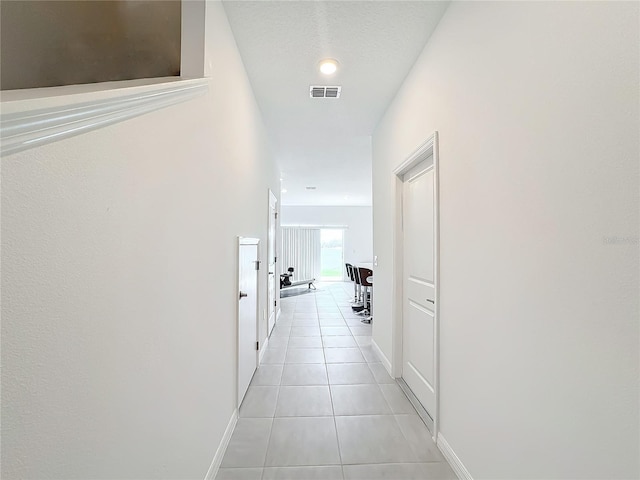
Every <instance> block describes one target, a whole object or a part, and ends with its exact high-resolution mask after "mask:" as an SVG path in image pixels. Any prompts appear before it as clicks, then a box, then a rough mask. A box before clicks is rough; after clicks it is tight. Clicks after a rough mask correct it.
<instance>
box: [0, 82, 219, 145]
mask: <svg viewBox="0 0 640 480" xmlns="http://www.w3.org/2000/svg"><path fill="white" fill-rule="evenodd" d="M167 85H170V86H167ZM208 89H209V86H208V80H206V79H197V80H183V81H177V82H173V83H169V84H167V83H163V84H155V85H150V86H149V85H148V86H144V87H136V88H122V89H119V90H115V91H113V90H112V91H110V92H109V95H111V96H110V98H98V99H96V98H95V97H96V96H97V97H100V95H96V94H95V92H89V93H82V94H77V95H69V96H67V97H65V96H62V97H57V98H56V99H55V100H56V101H54V102H50V101H49V100H51V99H47V98H43V99H38V100H36V101H35V102H34V100H27V101H24V102H7V103H5V102H3V105H2V106H3V110H13V111H11V112H10V113H3V114H2V115H0V141H1V142H2V145H1V148H0V154H1V155H2V156H5V155H10V154H12V153H16V152H20V151H22V150H26V149H29V148H32V147H36V146H40V145H45V144H47V143H51V142H55V141H58V140H61V139H63V138H68V137H72V136H75V135H80V134H83V133H86V132H89V131H91V130H95V129H98V128H102V127H105V126H107V125H111V124H114V123H118V122H122V121H124V120H127V119H130V118H133V117H137V116H140V115H144V114H145V113H149V112H153V111H155V110H159V109H161V108H165V107H168V106H170V105H175V104H177V103H181V102H185V101H187V100H190V99H192V98H195V97H198V96H200V95H204V94H205V93H206V92H207V90H208ZM132 92H135V93H132ZM92 97H93V98H92ZM60 100H62V102H60ZM21 103H22V104H24V105H31V106H32V105H34V104H37V103H40V105H42V104H47V103H54V105H50V106H47V107H45V108H35V109H34V108H24V109H21V108H20V104H21ZM55 103H58V104H57V105H55ZM16 104H18V105H17V108H16ZM5 107H12V108H5Z"/></svg>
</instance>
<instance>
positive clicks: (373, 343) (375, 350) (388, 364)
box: [371, 339, 393, 378]
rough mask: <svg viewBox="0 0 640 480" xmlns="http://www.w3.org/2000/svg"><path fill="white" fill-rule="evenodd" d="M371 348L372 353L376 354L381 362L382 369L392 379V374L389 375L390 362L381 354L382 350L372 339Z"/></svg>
mask: <svg viewBox="0 0 640 480" xmlns="http://www.w3.org/2000/svg"><path fill="white" fill-rule="evenodd" d="M371 346H372V347H373V351H374V352H376V355H378V358H380V361H381V362H382V365H384V368H386V369H387V372H389V375H391V378H393V374H392V373H391V362H390V361H389V359H388V358H387V356H386V355H385V354H384V353H382V350H381V349H380V347H379V346H378V344H377V343H376V342H375V340H374V339H371Z"/></svg>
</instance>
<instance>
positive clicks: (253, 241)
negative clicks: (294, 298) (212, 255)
mask: <svg viewBox="0 0 640 480" xmlns="http://www.w3.org/2000/svg"><path fill="white" fill-rule="evenodd" d="M242 245H256V246H257V247H258V248H257V249H256V250H257V254H256V256H257V261H258V265H260V239H259V238H252V237H238V251H237V254H236V257H238V258H239V257H240V247H241V246H242ZM239 285H240V268H239V266H238V267H237V271H236V288H235V289H234V292H235V295H239V293H240V292H239V290H238V286H239ZM256 295H257V297H256V342H259V341H260V338H259V337H260V276H259V275H258V276H257V278H256ZM255 355H256V368H257V367H258V365H259V357H258V355H259V350H258V349H257V348H256V352H255ZM239 390H240V302H239V298H238V297H236V406H237V407H238V408H240V404H241V403H242V400H243V399H242V398H240V395H239Z"/></svg>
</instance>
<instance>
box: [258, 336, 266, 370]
mask: <svg viewBox="0 0 640 480" xmlns="http://www.w3.org/2000/svg"><path fill="white" fill-rule="evenodd" d="M268 345H269V337H267V338H265V339H264V342H262V347H261V348H260V353H259V354H258V368H260V365H261V364H262V357H264V354H265V352H266V351H267V346H268Z"/></svg>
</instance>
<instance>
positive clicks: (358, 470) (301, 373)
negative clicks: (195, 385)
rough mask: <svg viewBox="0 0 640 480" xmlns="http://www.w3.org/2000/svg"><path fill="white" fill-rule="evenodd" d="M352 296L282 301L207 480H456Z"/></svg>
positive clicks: (324, 287)
mask: <svg viewBox="0 0 640 480" xmlns="http://www.w3.org/2000/svg"><path fill="white" fill-rule="evenodd" d="M352 295H353V290H352V289H351V286H350V285H349V284H343V283H333V284H329V283H325V284H318V290H316V291H311V292H305V293H303V294H301V295H298V296H291V297H286V298H283V299H282V301H281V308H282V314H281V316H280V319H279V321H278V324H277V325H276V327H275V328H274V331H273V333H272V334H271V338H270V339H269V346H268V349H267V351H266V353H265V355H264V358H263V361H262V365H261V366H260V368H259V369H258V371H257V372H256V374H255V375H254V377H253V380H252V382H251V385H250V386H249V390H248V391H247V394H246V396H245V399H244V401H243V403H242V406H241V407H240V418H239V420H238V424H237V426H236V428H235V431H234V433H233V436H232V438H231V441H230V442H229V446H228V447H227V451H226V453H225V456H224V458H223V460H222V465H221V468H220V470H219V472H218V475H217V477H216V479H217V480H229V479H235V480H244V479H246V480H250V479H255V480H267V479H268V480H280V479H282V480H285V479H290V480H307V479H309V480H334V479H335V480H352V479H363V480H375V479H389V480H409V479H411V480H418V479H425V480H431V479H446V480H450V479H455V478H456V476H455V474H454V473H453V471H452V470H451V468H450V467H449V465H448V464H447V462H446V460H445V459H444V457H443V456H442V454H441V453H440V452H439V450H438V448H437V447H436V446H435V445H434V443H433V441H432V439H431V435H430V434H429V432H428V430H427V428H426V427H425V425H424V423H422V420H421V419H420V417H418V415H417V414H416V411H415V409H414V408H413V406H412V405H411V403H410V402H409V401H408V400H407V398H406V396H405V395H404V393H403V392H402V390H401V389H400V388H399V387H398V386H397V385H396V383H395V381H394V380H393V379H392V378H391V377H390V376H389V374H388V373H387V371H386V369H385V368H384V366H383V365H382V364H381V363H380V362H379V359H378V358H377V356H376V353H375V352H374V351H373V350H372V347H371V326H370V325H364V324H362V323H361V322H360V318H361V317H359V316H357V315H355V314H354V313H353V312H352V310H351V307H350V300H351V296H352ZM374 321H375V320H374Z"/></svg>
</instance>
